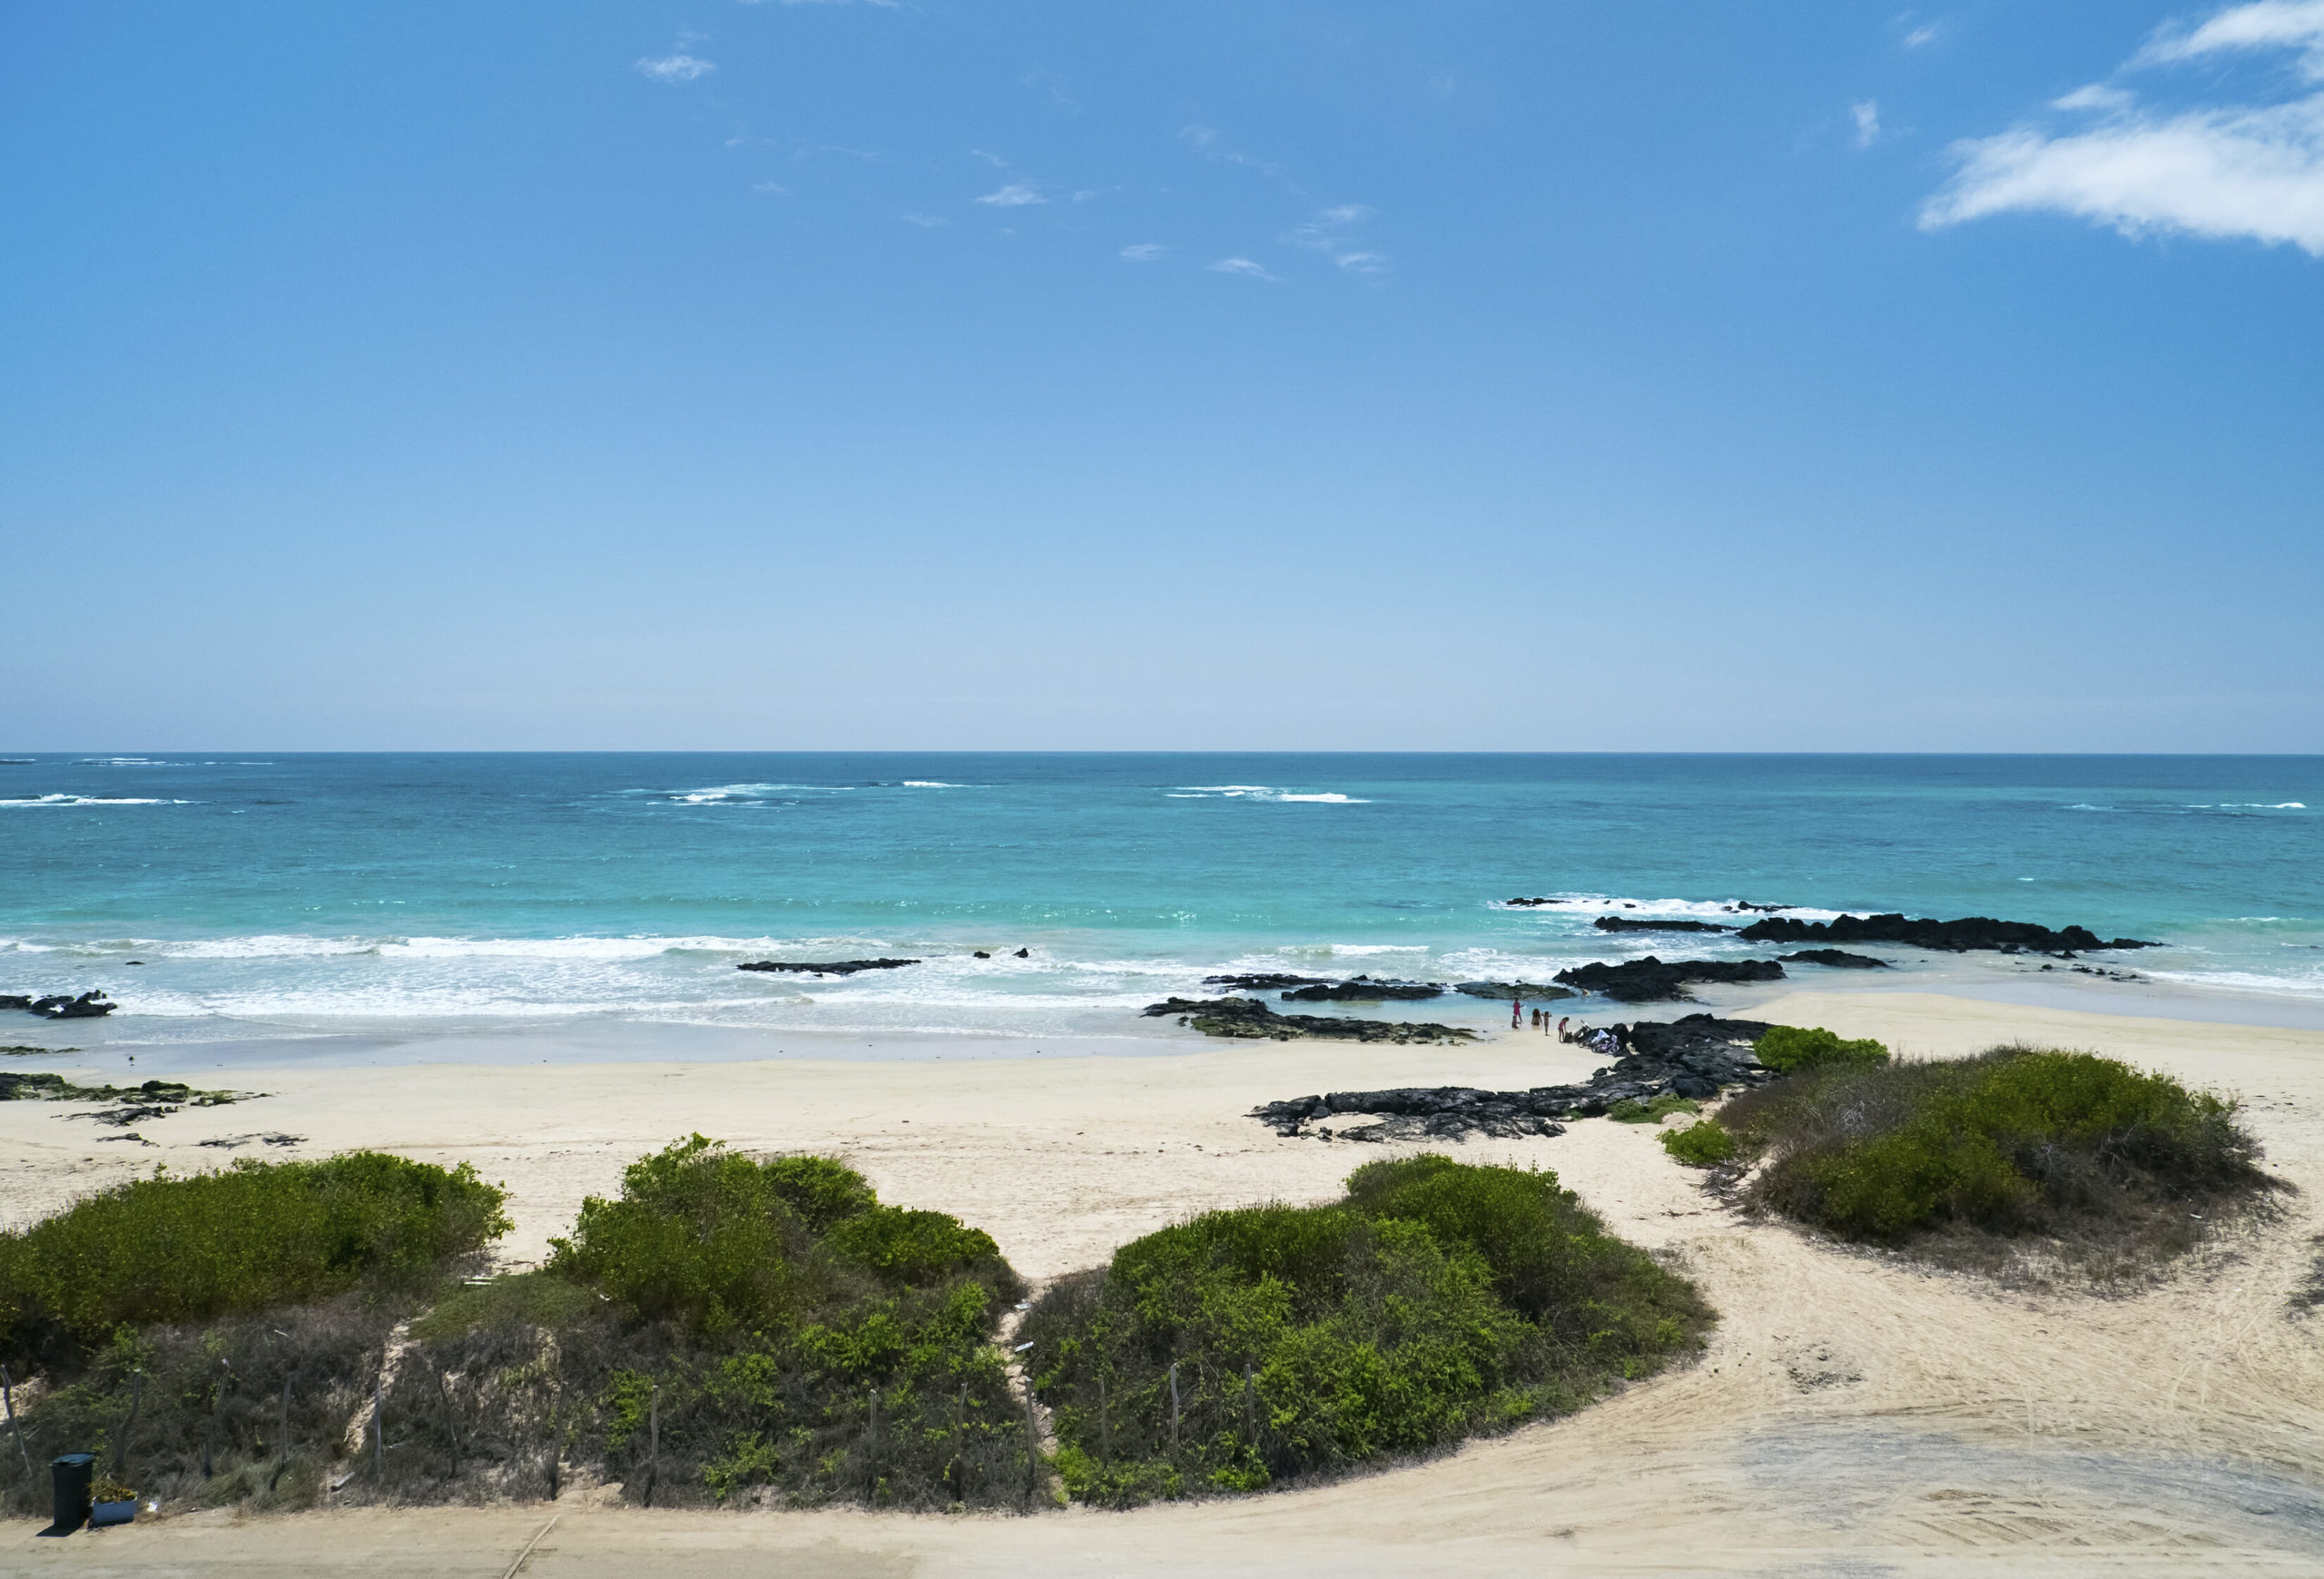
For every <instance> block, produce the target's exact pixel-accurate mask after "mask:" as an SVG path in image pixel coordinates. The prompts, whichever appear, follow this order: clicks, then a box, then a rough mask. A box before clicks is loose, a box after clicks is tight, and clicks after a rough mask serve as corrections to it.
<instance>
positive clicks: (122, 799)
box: [0, 795, 193, 806]
mask: <svg viewBox="0 0 2324 1579" xmlns="http://www.w3.org/2000/svg"><path fill="white" fill-rule="evenodd" d="M192 804H193V803H192V801H171V800H162V799H160V798H158V797H155V796H152V795H20V796H15V797H13V798H10V799H7V800H0V806H190V805H192Z"/></svg>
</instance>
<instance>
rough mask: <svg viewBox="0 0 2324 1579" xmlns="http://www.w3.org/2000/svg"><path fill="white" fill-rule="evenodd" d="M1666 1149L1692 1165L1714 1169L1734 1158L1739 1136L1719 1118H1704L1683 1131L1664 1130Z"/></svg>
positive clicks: (1663, 1143)
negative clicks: (1736, 1141) (1728, 1130)
mask: <svg viewBox="0 0 2324 1579" xmlns="http://www.w3.org/2000/svg"><path fill="white" fill-rule="evenodd" d="M1661 1140H1662V1149H1663V1150H1665V1151H1668V1152H1669V1153H1670V1155H1671V1156H1673V1157H1676V1158H1677V1159H1678V1160H1679V1161H1681V1162H1683V1163H1685V1164H1687V1165H1688V1166H1689V1168H1711V1167H1715V1166H1717V1165H1718V1164H1719V1163H1721V1162H1728V1161H1731V1160H1734V1157H1735V1154H1736V1145H1735V1137H1734V1136H1732V1135H1730V1134H1728V1132H1727V1130H1726V1129H1725V1128H1724V1127H1723V1126H1722V1125H1721V1124H1720V1123H1719V1121H1718V1120H1717V1119H1701V1120H1697V1121H1696V1122H1694V1123H1692V1124H1689V1125H1688V1126H1687V1127H1686V1128H1685V1129H1683V1130H1664V1131H1662V1135H1661Z"/></svg>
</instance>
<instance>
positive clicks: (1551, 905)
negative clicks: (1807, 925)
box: [1491, 893, 1867, 926]
mask: <svg viewBox="0 0 2324 1579" xmlns="http://www.w3.org/2000/svg"><path fill="white" fill-rule="evenodd" d="M1543 897H1544V898H1545V899H1547V901H1548V903H1545V904H1511V903H1507V902H1506V901H1495V902H1494V903H1492V906H1491V908H1492V909H1494V910H1517V911H1533V912H1536V913H1546V914H1551V915H1566V916H1575V915H1587V916H1590V918H1592V919H1593V920H1594V919H1596V918H1597V917H1599V916H1601V915H1620V916H1628V917H1631V918H1633V919H1636V920H1640V921H1695V920H1700V921H1715V922H1718V923H1721V924H1722V925H1729V926H1748V925H1749V924H1750V923H1753V922H1755V921H1759V920H1762V919H1764V918H1765V916H1766V915H1767V914H1768V913H1767V912H1765V911H1759V910H1745V909H1744V908H1743V904H1744V902H1743V901H1741V900H1739V899H1626V898H1623V897H1622V896H1620V895H1619V894H1606V893H1552V894H1547V895H1544V896H1543ZM1866 913H1867V912H1864V911H1841V910H1818V909H1817V908H1816V907H1815V906H1813V905H1790V906H1787V907H1786V908H1784V909H1782V910H1779V911H1777V912H1775V914H1777V915H1780V916H1782V917H1783V918H1784V919H1785V920H1787V921H1837V919H1838V918H1839V917H1841V916H1843V915H1863V914H1866Z"/></svg>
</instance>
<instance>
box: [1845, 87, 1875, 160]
mask: <svg viewBox="0 0 2324 1579" xmlns="http://www.w3.org/2000/svg"><path fill="white" fill-rule="evenodd" d="M1848 118H1849V119H1850V120H1852V121H1854V122H1855V123H1856V146H1857V147H1859V148H1869V147H1871V146H1872V145H1873V144H1874V143H1877V142H1878V141H1879V140H1880V102H1879V101H1878V100H1876V99H1865V100H1862V101H1860V102H1859V103H1856V104H1850V105H1849V106H1848Z"/></svg>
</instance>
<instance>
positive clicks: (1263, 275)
mask: <svg viewBox="0 0 2324 1579" xmlns="http://www.w3.org/2000/svg"><path fill="white" fill-rule="evenodd" d="M1210 271H1211V272H1212V273H1214V274H1240V275H1242V276H1243V277H1244V278H1245V279H1248V280H1264V281H1266V282H1267V283H1268V284H1270V285H1273V284H1275V283H1277V281H1276V280H1275V276H1274V275H1273V274H1270V273H1268V272H1267V271H1266V270H1265V268H1264V267H1263V266H1261V265H1260V264H1258V263H1256V262H1252V261H1251V260H1250V259H1248V258H1221V259H1219V260H1218V262H1216V263H1213V264H1212V265H1211V266H1210Z"/></svg>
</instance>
